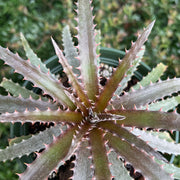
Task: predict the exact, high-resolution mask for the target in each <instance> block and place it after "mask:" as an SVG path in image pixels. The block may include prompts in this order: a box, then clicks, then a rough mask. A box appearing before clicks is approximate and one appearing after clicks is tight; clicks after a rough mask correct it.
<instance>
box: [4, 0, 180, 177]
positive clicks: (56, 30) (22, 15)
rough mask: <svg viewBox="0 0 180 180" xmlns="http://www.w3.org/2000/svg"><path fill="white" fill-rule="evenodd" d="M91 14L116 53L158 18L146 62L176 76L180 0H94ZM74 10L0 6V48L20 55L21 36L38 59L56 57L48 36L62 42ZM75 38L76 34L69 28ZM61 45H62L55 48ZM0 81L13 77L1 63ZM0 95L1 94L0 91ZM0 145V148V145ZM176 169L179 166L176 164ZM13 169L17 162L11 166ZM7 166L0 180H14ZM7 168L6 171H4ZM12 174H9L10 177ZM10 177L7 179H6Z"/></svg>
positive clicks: (64, 5) (38, 4)
mask: <svg viewBox="0 0 180 180" xmlns="http://www.w3.org/2000/svg"><path fill="white" fill-rule="evenodd" d="M93 4H94V14H96V17H95V23H96V24H97V28H98V29H101V34H102V46H104V47H113V48H116V49H119V50H124V49H125V48H127V49H128V48H129V46H130V42H131V40H135V39H136V35H137V30H141V29H142V28H143V27H145V26H147V25H148V24H149V23H150V22H151V21H152V20H154V19H156V23H155V26H154V28H153V31H152V33H151V35H150V39H149V41H148V42H147V43H146V47H147V49H146V54H145V55H144V61H145V62H146V63H147V64H148V65H150V66H151V67H153V66H155V65H156V64H157V63H158V62H160V61H161V62H163V63H165V64H167V65H168V66H169V68H168V71H167V74H166V76H170V77H174V76H175V75H176V76H179V75H180V63H179V61H180V30H179V27H180V14H179V12H180V2H179V0H149V1H146V0H135V1H130V0H114V1H113V2H112V1H111V0H101V1H98V0H94V1H93ZM74 8H75V5H74V3H73V1H72V0H63V1H57V0H51V1H48V0H41V1H40V0H19V1H17V0H8V1H0V9H1V11H0V44H1V45H2V46H4V47H9V48H10V49H12V50H13V51H17V52H20V55H21V56H24V52H23V50H22V46H21V43H20V40H19V39H20V32H22V33H23V34H24V35H25V37H26V38H27V40H28V42H29V43H30V45H31V47H32V49H34V50H35V52H36V53H37V54H38V56H39V57H41V58H42V60H46V59H48V58H50V57H51V56H53V55H54V50H53V47H52V44H51V42H50V36H53V37H54V38H55V39H56V40H57V41H59V42H60V41H61V32H62V27H64V26H65V24H69V25H70V26H71V27H74V26H75V25H76V22H75V21H74V20H73V18H74V16H75V15H74V14H75V11H74ZM72 32H73V34H76V30H75V29H73V28H72ZM59 44H61V43H59ZM0 71H1V73H0V74H1V76H2V75H3V76H4V75H6V76H11V74H12V72H13V71H12V70H10V68H8V67H6V66H3V68H2V62H0ZM13 80H14V81H18V82H19V81H20V82H22V76H19V75H17V74H16V75H15V76H13ZM0 90H1V91H0V92H1V93H3V90H2V89H0ZM7 130H8V131H9V127H8V126H6V125H4V126H2V125H1V127H0V138H1V139H2V141H1V144H0V146H1V148H3V147H5V146H6V145H7V143H8V142H7V139H6V138H5V137H9V136H8V134H7ZM2 142H3V143H2ZM175 162H176V164H178V165H180V163H179V161H178V159H175ZM13 164H15V162H13ZM11 166H12V165H11V164H10V162H8V163H6V166H4V165H3V163H0V179H2V180H3V178H5V179H16V175H13V176H12V174H14V172H17V169H18V167H17V165H15V166H14V170H12V168H10V167H11ZM8 169H10V172H9V171H8ZM11 170H12V172H11ZM9 177H11V178H9Z"/></svg>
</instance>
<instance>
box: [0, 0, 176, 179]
mask: <svg viewBox="0 0 180 180" xmlns="http://www.w3.org/2000/svg"><path fill="white" fill-rule="evenodd" d="M77 22H78V27H77V31H78V35H77V39H78V46H77V48H75V47H74V46H73V42H72V38H71V36H70V32H69V28H68V27H65V28H64V31H63V44H64V53H63V52H62V51H61V50H60V48H59V47H58V45H57V44H56V42H55V41H54V40H53V39H52V43H53V46H54V49H55V52H56V54H57V56H58V58H59V62H60V63H61V64H62V65H63V68H64V71H65V73H66V74H67V76H68V78H69V83H70V87H69V88H66V87H64V86H63V85H62V84H61V82H59V81H58V80H57V79H56V77H55V76H54V75H53V74H51V72H50V71H49V70H48V69H47V68H46V66H45V65H44V64H43V63H42V62H41V61H40V59H39V58H38V57H37V56H36V55H35V54H34V53H33V51H32V50H31V49H30V47H29V45H28V43H27V41H26V40H25V38H24V36H23V35H21V38H22V42H23V45H24V49H25V51H26V55H27V57H28V60H23V59H22V58H21V57H19V56H18V55H17V54H13V53H12V52H11V51H9V50H8V49H5V48H3V47H0V58H1V59H2V60H4V61H5V63H6V64H8V65H9V66H11V67H12V68H14V69H15V70H16V71H17V72H18V73H20V74H22V75H23V76H24V78H25V79H27V80H30V81H31V82H32V83H33V84H34V85H35V86H38V87H40V88H41V89H42V90H43V92H44V94H48V95H49V96H50V97H51V99H53V100H48V98H41V97H40V95H37V94H35V93H33V92H31V91H29V90H27V89H25V88H22V87H21V86H19V85H18V84H14V83H13V82H12V81H10V80H7V79H3V81H2V83H1V85H2V86H3V87H4V88H6V89H7V90H8V91H9V92H10V93H11V95H9V96H0V112H1V113H2V114H1V116H0V121H1V122H11V123H15V122H21V123H22V124H23V123H25V122H31V123H34V122H42V123H46V122H53V123H54V126H53V127H51V128H47V129H46V130H45V131H42V132H40V133H38V134H35V135H32V136H31V137H29V138H28V139H26V140H25V139H23V140H22V141H21V142H19V143H14V144H13V145H11V146H9V147H7V148H6V149H2V150H0V160H1V161H6V160H8V159H14V158H16V157H19V158H20V157H22V156H23V155H29V154H30V153H32V152H39V151H40V150H41V149H44V148H45V150H44V151H43V152H42V153H40V154H39V153H37V158H36V160H35V161H34V162H33V163H32V164H27V168H26V170H25V172H24V173H22V174H19V178H20V179H24V180H28V179H29V180H37V179H40V180H41V179H45V178H47V177H48V175H49V174H50V173H51V172H52V171H53V170H55V169H56V168H57V167H59V166H60V165H61V164H63V162H64V161H66V160H68V159H69V158H70V157H71V156H72V155H75V156H76V159H75V166H74V168H73V175H72V179H74V180H88V179H92V178H94V179H97V180H110V179H113V178H114V179H116V180H119V179H123V180H126V179H131V177H130V175H129V173H128V171H126V168H125V165H126V164H131V165H132V166H133V167H134V169H135V171H138V172H140V173H141V174H142V175H143V177H144V178H145V179H152V180H157V179H159V180H162V179H163V180H166V179H173V178H179V174H178V173H179V169H178V168H177V167H174V166H173V165H170V164H168V162H167V160H166V159H165V158H164V157H163V156H162V155H161V154H160V153H159V152H158V151H160V152H162V153H169V154H175V155H178V154H180V145H179V144H175V143H174V142H173V140H172V139H171V138H170V136H168V133H167V132H166V130H168V131H174V130H180V115H179V114H177V113H176V112H167V111H168V110H171V109H173V108H174V107H175V106H177V105H178V104H179V102H180V97H179V96H174V97H172V96H171V95H172V93H174V92H177V91H179V89H180V79H179V78H175V79H168V80H165V81H161V80H160V76H161V75H162V73H163V72H164V71H165V69H166V67H165V66H164V65H163V64H159V65H158V66H157V67H156V68H155V69H153V71H152V72H151V73H149V74H148V75H147V76H146V77H144V79H143V80H142V81H140V82H139V83H138V84H137V85H135V86H134V87H133V88H131V89H130V90H129V91H128V92H124V91H123V90H124V88H125V87H126V86H127V82H128V81H129V80H130V79H131V76H132V75H133V72H134V71H135V70H136V67H137V66H138V65H139V63H140V61H141V58H142V56H143V53H144V50H145V48H144V46H143V44H144V43H145V42H146V40H147V38H148V36H149V34H150V32H151V30H152V27H153V25H154V21H153V22H152V23H151V24H149V25H148V26H147V28H146V29H144V31H143V32H142V34H141V35H139V36H138V38H137V40H136V42H135V43H133V42H132V46H131V48H130V50H128V51H126V54H125V56H124V58H123V59H122V60H119V65H118V67H117V68H116V69H114V71H113V74H112V76H111V77H109V79H108V80H107V82H106V84H105V85H104V86H102V85H101V84H100V83H99V82H100V78H101V77H100V75H99V74H100V73H99V69H98V68H99V54H98V52H99V51H98V42H97V41H96V40H97V39H98V38H96V35H97V34H98V33H96V32H95V29H94V27H95V26H94V24H93V15H92V8H91V2H90V1H89V0H79V1H78V3H77ZM64 54H65V55H64ZM17 96H18V97H17ZM165 96H166V97H167V96H168V98H165V99H163V97H165ZM159 130H164V131H163V132H159Z"/></svg>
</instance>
